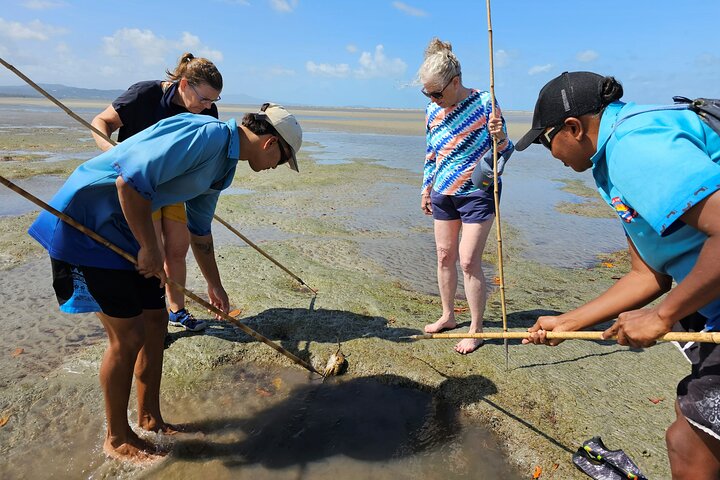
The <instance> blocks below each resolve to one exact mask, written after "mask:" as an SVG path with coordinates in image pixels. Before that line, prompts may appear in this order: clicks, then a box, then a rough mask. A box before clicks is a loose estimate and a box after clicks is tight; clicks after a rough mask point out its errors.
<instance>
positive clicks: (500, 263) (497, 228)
mask: <svg viewBox="0 0 720 480" xmlns="http://www.w3.org/2000/svg"><path fill="white" fill-rule="evenodd" d="M485 3H486V5H487V22H488V47H489V49H490V101H491V102H492V103H491V104H492V114H491V115H492V116H493V117H494V116H495V65H494V62H493V33H492V20H491V17H490V0H486V2H485ZM492 142H493V147H492V148H493V180H494V182H493V184H494V186H493V194H494V200H495V217H496V223H495V233H496V237H497V257H498V277H499V278H500V310H501V312H502V324H503V332H507V308H506V306H505V273H504V271H503V250H502V227H501V225H500V188H499V184H498V183H499V182H498V151H497V139H496V138H495V137H494V136H493V139H492ZM503 343H504V345H505V370H508V364H509V363H510V351H509V347H508V341H507V338H505V339H504V342H503Z"/></svg>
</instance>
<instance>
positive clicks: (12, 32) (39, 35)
mask: <svg viewBox="0 0 720 480" xmlns="http://www.w3.org/2000/svg"><path fill="white" fill-rule="evenodd" d="M64 33H67V30H65V29H64V28H58V27H53V26H50V25H46V24H44V23H42V22H40V21H39V20H33V21H32V22H28V23H26V24H22V23H20V22H9V21H7V20H5V19H3V18H0V37H6V38H9V39H11V40H40V41H45V40H49V39H50V37H54V36H57V35H62V34H64Z"/></svg>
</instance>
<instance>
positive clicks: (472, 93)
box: [418, 38, 513, 354]
mask: <svg viewBox="0 0 720 480" xmlns="http://www.w3.org/2000/svg"><path fill="white" fill-rule="evenodd" d="M418 78H419V80H420V82H421V83H422V85H423V89H422V93H423V94H424V95H425V96H426V97H428V98H429V99H430V103H429V104H428V106H427V108H426V110H425V114H426V117H425V125H426V135H427V149H426V154H425V167H424V171H423V183H422V193H421V204H420V206H421V208H422V210H423V212H424V213H425V214H426V215H432V216H433V221H434V230H435V244H436V250H437V259H438V267H437V276H438V286H439V289H440V298H441V300H442V308H443V312H442V315H441V316H440V318H439V319H438V320H437V321H436V322H434V323H431V324H429V325H426V326H425V331H426V332H428V333H435V332H440V331H442V330H447V329H452V328H455V327H456V326H457V322H456V320H455V312H454V302H455V293H456V291H457V283H458V272H457V263H458V260H459V261H460V267H461V268H462V271H463V279H464V285H465V296H466V298H467V301H468V305H469V307H470V316H471V322H470V333H478V332H481V331H482V322H483V312H484V310H485V300H486V296H487V295H486V284H485V277H484V274H483V270H482V254H483V250H484V249H485V242H486V240H487V237H488V234H489V233H490V228H491V227H492V223H493V219H494V218H495V199H494V195H493V189H492V188H491V186H492V184H493V152H492V148H493V138H494V139H495V140H496V141H497V150H498V157H499V161H498V174H500V173H502V169H503V167H504V164H505V162H506V161H507V159H508V158H509V157H510V154H511V153H512V151H513V144H512V142H510V139H509V138H508V135H507V130H506V128H505V121H504V120H503V118H502V115H501V113H500V108H499V107H498V106H497V104H496V105H495V109H494V113H493V108H492V101H491V96H490V93H489V92H486V91H482V90H476V89H473V88H468V87H466V86H465V85H463V83H462V72H461V68H460V62H459V61H458V59H457V57H456V56H455V54H454V53H453V51H452V46H451V45H450V43H448V42H443V41H441V40H440V39H438V38H434V39H432V40H431V41H430V44H429V45H428V46H427V48H426V50H425V60H424V61H423V64H422V66H421V67H420V70H419V71H418ZM499 181H500V179H498V182H499ZM461 231H462V236H461V235H460V232H461ZM480 346H482V340H479V339H472V338H468V339H463V340H462V341H460V342H459V343H458V344H457V345H456V346H455V350H456V351H457V352H458V353H461V354H467V353H471V352H473V351H475V350H477V349H478V348H479V347H480Z"/></svg>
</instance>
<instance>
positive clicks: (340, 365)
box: [323, 342, 348, 377]
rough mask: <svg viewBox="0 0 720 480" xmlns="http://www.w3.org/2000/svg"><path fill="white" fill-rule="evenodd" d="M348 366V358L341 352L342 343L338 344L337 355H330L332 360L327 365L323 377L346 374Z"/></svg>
mask: <svg viewBox="0 0 720 480" xmlns="http://www.w3.org/2000/svg"><path fill="white" fill-rule="evenodd" d="M347 364H348V362H347V358H346V357H345V355H344V354H343V353H342V350H340V342H338V348H337V350H336V351H335V353H333V354H332V355H330V358H329V359H328V361H327V364H326V365H325V369H324V370H323V377H329V376H336V375H341V374H342V373H344V372H345V369H346V368H347Z"/></svg>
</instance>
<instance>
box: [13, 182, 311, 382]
mask: <svg viewBox="0 0 720 480" xmlns="http://www.w3.org/2000/svg"><path fill="white" fill-rule="evenodd" d="M0 183H2V184H3V185H5V186H6V187H8V188H9V189H11V190H13V191H14V192H16V193H18V194H20V195H21V196H23V197H24V198H26V199H28V200H30V201H31V202H33V203H34V204H35V205H37V206H39V207H40V208H42V209H43V210H46V211H48V212H50V213H52V214H53V215H55V216H56V217H58V218H59V219H60V220H62V221H63V222H65V223H67V224H68V225H70V226H72V227H74V228H76V229H78V230H80V231H81V232H82V233H84V234H85V235H87V236H88V237H90V238H92V239H93V240H95V241H96V242H98V243H100V244H101V245H103V246H105V247H107V248H109V249H110V250H112V251H113V252H115V253H117V254H118V255H120V256H121V257H123V258H124V259H125V260H127V261H128V262H130V263H132V264H133V265H136V266H137V260H136V259H135V257H133V256H132V255H130V254H129V253H128V252H126V251H125V250H122V249H121V248H120V247H118V246H116V245H114V244H113V243H111V242H110V241H109V240H107V239H106V238H104V237H102V236H100V235H98V234H97V233H95V232H94V231H92V230H90V229H89V228H87V227H86V226H84V225H82V224H80V223H78V222H77V221H75V220H74V219H73V218H71V217H70V216H68V215H67V214H65V213H63V212H61V211H59V210H57V209H56V208H54V207H52V206H50V205H48V204H47V203H45V202H43V201H42V200H40V199H39V198H37V197H36V196H34V195H33V194H31V193H30V192H28V191H26V190H24V189H22V188H21V187H19V186H17V185H15V184H14V183H13V182H11V181H10V180H8V179H6V178H5V177H3V176H0ZM167 283H168V285H170V286H172V287H175V288H177V289H179V290H181V291H182V292H183V293H184V294H185V295H186V296H188V297H189V298H191V299H192V300H194V301H195V302H197V303H199V304H200V305H202V306H203V307H205V308H207V309H208V310H209V311H211V312H212V313H214V314H216V315H219V316H220V317H221V318H222V319H224V320H226V321H228V322H230V323H232V324H233V325H235V326H236V327H238V328H239V329H240V330H242V331H243V332H245V333H247V334H248V335H250V336H251V337H253V338H254V339H255V340H259V341H261V342H263V343H264V344H265V345H267V346H269V347H270V348H272V349H274V350H275V351H277V352H279V353H281V354H283V355H285V356H286V357H288V358H289V359H290V360H292V361H293V362H294V363H296V364H297V365H300V366H301V367H304V368H306V369H307V370H309V371H310V372H312V373H317V374H318V375H320V376H322V373H320V372H318V371H317V370H316V369H315V368H314V367H313V366H312V365H310V364H309V363H307V362H306V361H304V360H303V359H301V358H299V357H297V356H296V355H294V354H293V353H291V352H290V351H288V350H286V349H284V348H283V347H281V346H280V345H277V344H276V343H275V342H273V341H272V340H270V339H269V338H267V337H264V336H263V335H261V334H260V333H258V332H256V331H255V330H253V329H252V328H250V327H248V326H247V325H245V324H244V323H242V322H240V321H239V320H237V319H235V318H233V317H232V316H230V315H229V314H227V313H225V312H223V311H222V310H220V309H219V308H217V307H216V306H215V305H212V304H211V303H210V302H207V301H206V300H204V299H203V298H200V297H199V296H197V295H196V294H195V293H193V292H192V291H190V290H188V289H187V288H185V287H184V286H182V285H180V284H179V283H177V282H174V281H172V280H171V279H169V278H168V279H167Z"/></svg>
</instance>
